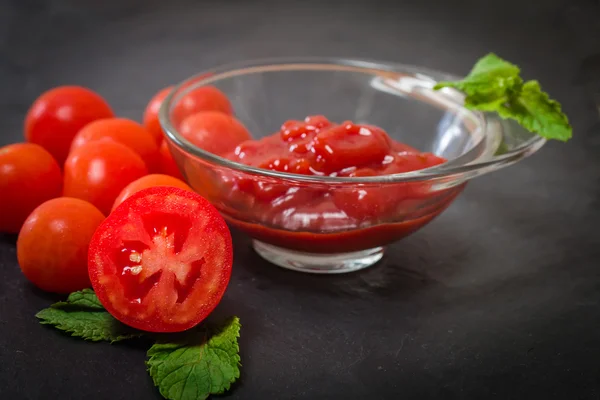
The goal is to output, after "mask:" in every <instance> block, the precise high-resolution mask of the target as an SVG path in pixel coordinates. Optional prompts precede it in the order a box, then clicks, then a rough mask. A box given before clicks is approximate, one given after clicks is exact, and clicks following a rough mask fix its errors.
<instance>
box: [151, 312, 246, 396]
mask: <svg viewBox="0 0 600 400" xmlns="http://www.w3.org/2000/svg"><path fill="white" fill-rule="evenodd" d="M240 328H241V325H240V320H239V318H237V317H234V318H232V319H231V320H230V321H229V322H228V323H227V324H226V325H225V326H223V327H222V328H220V329H219V330H218V331H217V332H215V333H214V334H213V336H212V337H210V338H209V339H208V340H202V341H199V342H198V343H189V342H184V343H157V344H155V345H154V346H152V347H151V348H150V350H148V357H149V359H148V361H147V362H146V365H147V366H148V372H149V373H150V376H151V377H152V379H153V381H154V385H155V386H157V387H158V389H159V391H160V393H161V394H162V395H163V397H164V398H166V399H170V400H180V399H195V400H203V399H206V398H207V397H208V396H209V395H211V394H222V393H224V392H225V391H226V390H229V387H230V386H231V384H232V383H234V382H235V381H236V380H237V379H238V378H239V377H240V356H239V350H240V349H239V345H238V337H239V336H240Z"/></svg>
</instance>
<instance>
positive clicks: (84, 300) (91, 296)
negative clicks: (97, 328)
mask: <svg viewBox="0 0 600 400" xmlns="http://www.w3.org/2000/svg"><path fill="white" fill-rule="evenodd" d="M67 306H79V307H83V308H92V309H95V310H104V306H103V305H102V303H100V300H98V296H96V293H94V291H93V290H92V289H83V290H81V291H79V292H73V293H71V294H70V295H69V297H67V301H61V302H58V303H54V304H53V305H52V307H53V308H61V307H67Z"/></svg>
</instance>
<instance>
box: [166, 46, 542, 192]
mask: <svg viewBox="0 0 600 400" xmlns="http://www.w3.org/2000/svg"><path fill="white" fill-rule="evenodd" d="M299 65H303V66H309V65H313V67H317V66H320V69H324V67H325V66H329V67H330V68H328V69H331V70H336V69H337V70H342V69H348V68H363V69H373V70H376V71H379V72H389V73H408V74H413V75H415V76H417V77H419V78H421V79H424V80H429V81H430V82H431V85H432V86H433V85H434V84H435V83H436V82H438V81H440V80H457V79H461V77H459V76H456V75H453V74H450V73H446V72H442V71H438V70H435V69H430V68H426V67H419V66H415V65H410V64H403V63H397V62H387V61H377V60H372V59H368V58H338V57H271V58H256V59H249V60H244V61H238V62H232V63H227V64H222V65H220V66H217V67H215V68H211V69H208V70H204V71H201V72H199V73H197V74H195V75H192V76H191V77H188V78H187V79H185V80H183V81H181V82H179V83H178V84H176V85H174V86H173V88H172V89H171V90H170V91H169V93H168V95H167V96H166V97H165V99H164V100H163V102H162V104H161V106H160V109H159V112H158V119H159V122H160V125H161V127H162V129H163V131H164V133H165V136H166V138H167V141H168V142H169V143H170V144H171V145H175V146H176V147H177V148H179V149H180V150H181V151H183V152H184V153H186V154H187V155H192V156H194V157H198V158H200V159H201V160H203V161H204V162H207V163H209V164H214V165H217V166H219V167H225V168H228V169H230V170H233V171H237V172H242V173H245V174H250V175H256V176H262V177H266V178H276V179H279V180H282V179H283V180H286V181H295V182H305V183H310V182H312V183H320V184H356V183H365V184H378V183H379V184H382V183H401V182H414V181H423V180H440V179H448V178H459V177H461V176H464V175H475V176H476V175H479V174H481V173H482V172H480V171H486V170H490V169H495V168H499V167H500V166H503V165H509V164H512V163H514V162H516V161H518V160H520V159H522V158H524V157H525V156H527V155H529V154H532V153H533V152H535V151H536V150H538V149H539V148H541V147H542V146H543V145H544V144H545V142H546V139H544V138H543V137H541V136H537V135H533V136H532V137H531V138H530V139H529V140H527V141H525V142H524V143H523V144H521V145H520V146H519V147H518V148H516V149H513V150H510V151H508V152H506V153H503V154H501V155H493V156H492V157H490V158H489V159H487V160H483V161H477V160H475V161H474V162H470V163H466V164H463V165H452V163H451V162H452V161H453V160H455V159H452V160H448V162H445V163H443V164H439V165H436V166H433V167H429V168H425V169H420V170H417V171H409V172H403V173H398V174H389V175H378V176H367V177H333V176H322V175H301V174H294V173H290V172H279V171H272V170H267V169H262V168H258V167H253V166H250V165H245V164H242V163H238V162H236V161H232V160H228V159H226V158H223V157H220V156H218V155H216V154H213V153H210V152H207V151H205V150H203V149H201V148H199V147H197V146H195V145H194V144H192V143H191V142H190V141H188V140H187V139H185V138H184V137H183V136H182V135H181V134H180V133H179V132H178V130H177V129H176V128H175V126H174V125H173V123H172V122H171V118H170V116H169V111H170V109H171V108H172V106H173V104H174V101H175V99H176V94H177V93H178V92H179V91H181V90H182V89H184V88H186V87H187V86H192V87H193V89H196V88H198V87H202V86H206V85H209V84H211V83H214V82H218V81H220V80H223V79H228V78H229V77H230V76H237V75H244V74H248V73H251V71H252V70H256V69H257V68H260V69H264V68H271V71H277V70H283V69H290V67H292V68H295V67H296V66H299ZM285 66H287V68H284V67H285ZM436 77H437V79H436ZM188 90H191V89H188ZM439 93H441V94H442V95H446V96H447V97H448V99H449V100H451V101H456V99H457V98H460V99H464V94H462V93H461V92H459V91H458V90H456V89H451V88H444V89H442V90H440V91H439ZM452 98H454V100H452ZM459 107H460V111H461V112H468V113H471V114H472V115H474V116H475V117H477V118H478V119H479V120H480V121H482V122H483V125H482V127H483V129H484V133H483V140H485V138H486V135H487V133H486V132H485V131H486V130H487V129H486V126H487V124H486V122H487V119H486V117H485V114H484V113H481V112H479V111H475V110H469V109H466V108H465V107H464V106H459ZM504 121H506V122H508V120H504ZM467 153H468V152H467ZM465 154H466V153H465ZM465 154H463V155H461V156H459V158H460V157H462V156H464V155H465ZM448 164H450V165H448Z"/></svg>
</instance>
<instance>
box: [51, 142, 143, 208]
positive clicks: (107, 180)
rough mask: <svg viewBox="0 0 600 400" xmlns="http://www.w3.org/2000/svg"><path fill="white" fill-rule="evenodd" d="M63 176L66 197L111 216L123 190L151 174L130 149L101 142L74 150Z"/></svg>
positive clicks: (112, 143) (118, 144) (91, 143)
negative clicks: (84, 201) (75, 199)
mask: <svg viewBox="0 0 600 400" xmlns="http://www.w3.org/2000/svg"><path fill="white" fill-rule="evenodd" d="M64 173H65V180H64V190H63V195H64V196H67V197H75V198H78V199H83V200H86V201H89V202H90V203H92V204H93V205H95V206H96V207H98V209H99V210H100V211H102V212H103V213H104V215H108V214H109V213H110V209H111V207H112V205H113V203H114V201H115V199H116V198H117V196H118V195H119V193H120V192H121V190H123V189H124V188H125V186H127V185H128V184H130V183H131V182H133V181H135V180H136V179H139V178H141V177H142V176H144V175H146V174H147V173H148V170H147V169H146V165H145V164H144V161H143V160H142V159H141V158H140V156H139V155H137V154H136V153H135V152H134V151H133V150H131V149H130V148H129V147H127V146H125V145H122V144H120V143H117V142H115V141H113V140H110V139H102V140H98V141H95V142H90V143H87V144H85V145H83V146H81V147H79V148H77V149H75V150H74V151H73V152H72V153H71V154H70V155H69V158H67V161H66V162H65V171H64Z"/></svg>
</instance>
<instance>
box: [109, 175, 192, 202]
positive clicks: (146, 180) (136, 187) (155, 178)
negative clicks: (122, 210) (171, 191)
mask: <svg viewBox="0 0 600 400" xmlns="http://www.w3.org/2000/svg"><path fill="white" fill-rule="evenodd" d="M155 186H172V187H178V188H180V189H185V190H192V188H191V187H189V186H188V185H187V184H186V183H185V182H184V181H182V180H179V179H177V178H173V177H172V176H169V175H162V174H152V175H146V176H144V177H141V178H140V179H138V180H135V181H133V182H131V183H130V184H129V185H127V186H125V189H123V190H122V191H121V193H120V194H119V195H118V196H117V199H116V200H115V202H114V204H113V206H112V209H113V210H114V209H115V208H117V206H118V205H119V204H121V203H122V202H123V201H125V199H127V198H129V197H131V195H133V194H134V193H137V192H139V191H140V190H142V189H147V188H150V187H155Z"/></svg>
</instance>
